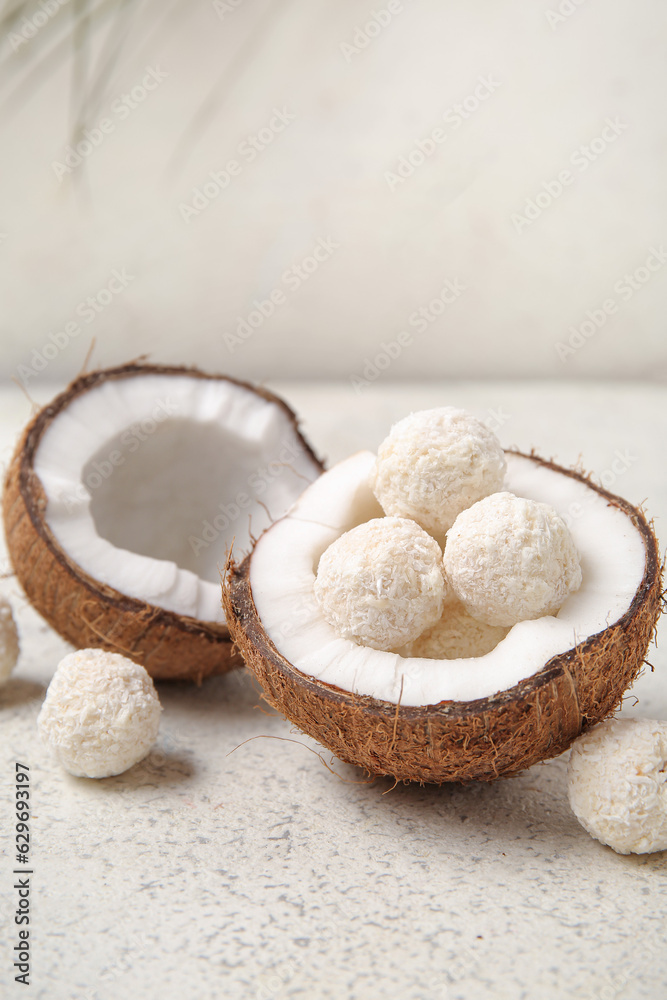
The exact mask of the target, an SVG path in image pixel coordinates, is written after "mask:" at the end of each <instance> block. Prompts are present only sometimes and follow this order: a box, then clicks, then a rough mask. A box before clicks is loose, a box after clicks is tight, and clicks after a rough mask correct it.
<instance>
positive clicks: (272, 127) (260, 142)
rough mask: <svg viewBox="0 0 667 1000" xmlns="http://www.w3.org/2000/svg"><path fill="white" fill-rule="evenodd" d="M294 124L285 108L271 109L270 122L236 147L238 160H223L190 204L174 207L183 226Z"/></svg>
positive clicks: (293, 118)
mask: <svg viewBox="0 0 667 1000" xmlns="http://www.w3.org/2000/svg"><path fill="white" fill-rule="evenodd" d="M293 121H296V115H295V114H292V112H291V111H288V110H287V108H286V107H282V108H274V109H273V114H272V115H271V118H269V120H268V122H267V123H266V125H264V126H263V127H262V128H260V129H259V130H258V131H257V132H251V133H250V134H249V135H247V136H246V137H245V139H242V140H241V142H240V143H239V144H238V146H237V149H236V152H237V155H238V157H239V158H238V159H234V158H232V159H230V160H227V162H226V163H225V165H224V167H223V168H222V169H221V170H211V171H210V172H209V175H208V178H207V179H206V180H205V181H203V182H202V183H201V184H199V185H198V186H197V187H195V188H193V189H192V195H191V199H190V202H189V203H188V202H185V201H182V202H181V203H180V204H179V206H178V211H179V212H180V215H181V218H182V219H183V222H185V223H187V224H189V223H190V222H192V220H193V219H196V218H197V216H199V215H201V213H202V212H203V211H204V210H205V209H207V208H208V207H209V205H210V204H211V202H214V201H215V200H216V199H217V198H219V197H220V195H221V194H222V192H223V191H226V190H227V188H228V187H229V185H230V184H231V183H232V180H233V179H234V178H235V177H240V176H241V174H242V172H243V167H244V164H249V163H253V162H254V161H255V160H256V159H257V157H258V156H259V154H260V153H263V152H264V150H265V149H267V148H268V147H269V146H270V145H271V144H272V143H273V142H274V141H275V139H276V138H277V137H278V136H279V135H281V133H282V132H284V131H285V129H286V128H287V127H288V126H289V125H291V124H292V122H293Z"/></svg>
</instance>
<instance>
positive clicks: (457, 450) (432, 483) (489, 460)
mask: <svg viewBox="0 0 667 1000" xmlns="http://www.w3.org/2000/svg"><path fill="white" fill-rule="evenodd" d="M505 470H506V463H505V455H504V453H503V449H502V448H501V446H500V442H499V441H498V439H497V437H496V436H495V434H493V433H492V432H491V431H490V430H489V429H488V427H486V426H485V425H484V424H483V423H482V422H481V421H480V420H477V418H476V417H473V416H472V414H470V413H467V412H466V411H465V410H459V409H457V408H456V407H454V406H442V407H439V408H438V409H434V410H422V411H420V412H419V413H412V414H411V415H410V416H409V417H405V418H404V419H403V420H399V422H398V423H397V424H394V426H393V427H392V429H391V431H390V432H389V436H388V437H387V438H386V439H385V440H384V441H383V442H382V444H381V445H380V447H379V449H378V455H377V460H376V463H375V467H374V469H373V472H372V473H371V479H370V485H371V489H372V490H373V492H374V494H375V496H376V497H377V499H378V501H379V503H380V505H381V507H382V509H383V510H384V512H385V513H386V514H393V515H397V516H399V517H411V518H412V519H413V520H415V521H417V523H418V524H420V525H421V526H422V528H425V529H426V531H430V532H432V533H433V534H434V535H435V536H436V537H437V538H438V539H442V538H443V537H444V534H445V532H446V531H447V529H448V528H450V527H451V526H452V524H453V523H454V520H455V519H456V516H457V514H459V513H460V512H461V511H462V510H465V509H466V507H470V505H471V504H473V503H475V501H476V500H480V499H481V498H482V497H485V496H488V494H489V493H494V492H495V491H496V490H499V489H501V487H502V485H503V480H504V478H505Z"/></svg>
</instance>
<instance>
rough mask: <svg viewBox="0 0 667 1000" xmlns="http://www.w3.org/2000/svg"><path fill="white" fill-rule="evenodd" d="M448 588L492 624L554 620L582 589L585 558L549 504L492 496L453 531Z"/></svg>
mask: <svg viewBox="0 0 667 1000" xmlns="http://www.w3.org/2000/svg"><path fill="white" fill-rule="evenodd" d="M444 566H445V574H446V576H447V580H448V583H449V584H450V586H451V587H452V589H453V590H454V592H455V593H456V595H457V597H458V598H459V600H460V601H461V603H462V604H463V605H464V606H465V608H466V610H467V611H468V612H469V614H471V615H472V616H473V618H478V619H479V620H480V621H481V622H484V623H485V624H487V625H510V626H511V625H515V624H516V623H517V622H521V621H525V620H527V619H530V618H540V617H541V616H542V615H552V614H555V612H556V611H557V610H558V609H559V608H560V607H561V605H562V604H563V602H564V601H565V599H566V597H567V596H568V595H569V594H571V593H573V592H574V591H575V590H578V588H579V587H580V586H581V567H580V565H579V555H578V553H577V550H576V548H575V545H574V542H573V541H572V536H571V535H570V532H569V530H568V527H567V525H566V524H565V522H564V521H563V519H562V517H561V516H560V514H558V513H557V511H555V510H554V508H553V507H551V506H550V505H549V504H545V503H538V502H537V501H536V500H526V499H524V498H523V497H516V496H514V495H513V494H512V493H494V494H492V495H491V496H489V497H485V498H484V499H483V500H478V501H477V503H475V504H473V505H472V507H470V508H469V509H468V510H464V511H462V512H461V513H460V514H459V516H458V517H457V518H456V521H455V522H454V524H453V525H452V527H451V528H450V529H449V531H448V532H447V544H446V546H445V555H444Z"/></svg>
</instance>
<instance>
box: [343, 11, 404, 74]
mask: <svg viewBox="0 0 667 1000" xmlns="http://www.w3.org/2000/svg"><path fill="white" fill-rule="evenodd" d="M404 10H405V4H404V3H403V0H388V3H387V4H385V6H384V7H380V8H379V9H375V8H374V9H373V10H372V11H371V12H370V16H369V18H368V20H367V21H365V22H364V23H363V24H355V26H354V31H353V33H352V41H350V42H341V43H340V44H339V46H338V48H339V49H340V52H341V55H342V56H343V59H344V60H345V62H346V63H347V64H348V65H349V64H350V63H351V62H352V60H353V59H354V57H355V56H358V55H359V53H360V52H363V51H364V50H365V49H367V48H368V46H369V45H370V44H371V43H372V42H374V41H375V39H376V38H377V37H378V36H379V35H381V34H382V32H383V31H384V29H385V28H387V27H388V26H389V25H390V24H391V23H392V21H393V20H394V18H395V17H397V15H398V14H402V13H403V11H404Z"/></svg>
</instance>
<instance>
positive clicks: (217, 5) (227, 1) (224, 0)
mask: <svg viewBox="0 0 667 1000" xmlns="http://www.w3.org/2000/svg"><path fill="white" fill-rule="evenodd" d="M243 3H245V0H213V10H214V11H215V12H216V14H217V15H218V17H219V18H220V20H221V21H224V19H225V18H226V17H227V15H228V14H233V13H234V11H235V10H237V9H238V8H239V7H240V6H241V4H243Z"/></svg>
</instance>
